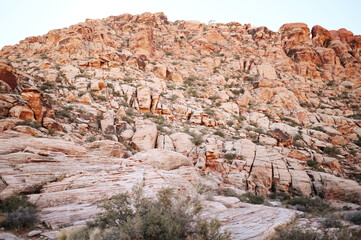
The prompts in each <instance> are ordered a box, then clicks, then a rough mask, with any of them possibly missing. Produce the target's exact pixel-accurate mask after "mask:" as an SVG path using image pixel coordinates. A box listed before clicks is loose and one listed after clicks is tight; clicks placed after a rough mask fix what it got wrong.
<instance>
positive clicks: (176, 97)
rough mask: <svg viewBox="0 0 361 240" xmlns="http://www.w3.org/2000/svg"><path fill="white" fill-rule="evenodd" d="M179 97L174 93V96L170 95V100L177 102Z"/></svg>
mask: <svg viewBox="0 0 361 240" xmlns="http://www.w3.org/2000/svg"><path fill="white" fill-rule="evenodd" d="M178 98H179V96H178V95H176V94H173V95H172V96H170V98H169V100H170V101H171V102H175V101H176V100H177V99H178Z"/></svg>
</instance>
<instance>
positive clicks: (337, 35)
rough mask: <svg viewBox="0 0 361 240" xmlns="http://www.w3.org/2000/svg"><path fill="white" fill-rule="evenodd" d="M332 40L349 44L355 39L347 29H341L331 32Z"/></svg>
mask: <svg viewBox="0 0 361 240" xmlns="http://www.w3.org/2000/svg"><path fill="white" fill-rule="evenodd" d="M330 34H331V40H340V41H341V42H343V43H348V42H350V41H351V40H352V39H353V33H352V32H351V31H349V30H347V29H345V28H341V29H339V30H337V31H335V30H332V31H330Z"/></svg>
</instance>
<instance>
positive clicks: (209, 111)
mask: <svg viewBox="0 0 361 240" xmlns="http://www.w3.org/2000/svg"><path fill="white" fill-rule="evenodd" d="M204 113H205V114H207V115H208V116H210V117H213V116H214V110H213V109H210V108H206V109H204Z"/></svg>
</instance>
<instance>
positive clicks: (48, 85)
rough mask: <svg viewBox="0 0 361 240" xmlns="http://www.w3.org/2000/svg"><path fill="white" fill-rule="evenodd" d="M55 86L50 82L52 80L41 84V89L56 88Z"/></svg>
mask: <svg viewBox="0 0 361 240" xmlns="http://www.w3.org/2000/svg"><path fill="white" fill-rule="evenodd" d="M54 88H55V85H54V84H52V83H50V82H44V83H43V84H42V85H41V86H40V90H41V91H45V90H48V89H54Z"/></svg>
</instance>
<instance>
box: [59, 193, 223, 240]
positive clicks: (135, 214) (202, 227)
mask: <svg viewBox="0 0 361 240" xmlns="http://www.w3.org/2000/svg"><path fill="white" fill-rule="evenodd" d="M101 207H102V208H103V209H104V211H103V212H102V213H101V214H99V215H98V216H96V217H95V220H94V221H93V222H90V223H88V226H87V227H86V228H83V229H79V230H77V231H72V232H74V233H69V234H67V235H66V236H65V237H66V238H65V237H64V236H63V237H64V238H65V239H69V240H72V239H89V236H91V235H94V234H97V239H107V240H108V239H109V240H110V239H114V240H115V239H139V240H148V239H149V240H155V239H160V240H163V239H164V240H166V239H175V240H176V239H199V240H201V239H202V240H203V239H204V240H208V239H209V240H210V239H218V240H226V239H230V234H229V233H228V232H222V231H221V230H220V229H221V224H220V222H219V221H217V220H210V221H209V222H207V221H202V220H200V218H199V213H200V211H201V207H200V204H199V202H198V201H194V200H191V201H186V200H182V199H181V198H180V196H177V195H175V194H174V193H173V190H171V189H169V188H167V189H162V190H160V191H159V193H158V194H157V198H156V199H155V200H150V199H147V198H145V197H143V195H142V191H141V189H137V190H136V191H135V192H134V193H133V194H132V195H128V194H119V195H116V196H114V197H113V198H112V199H111V200H110V201H106V202H104V203H103V204H102V205H101ZM96 231H98V232H96ZM95 232H96V233H95ZM63 235H64V234H63Z"/></svg>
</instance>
